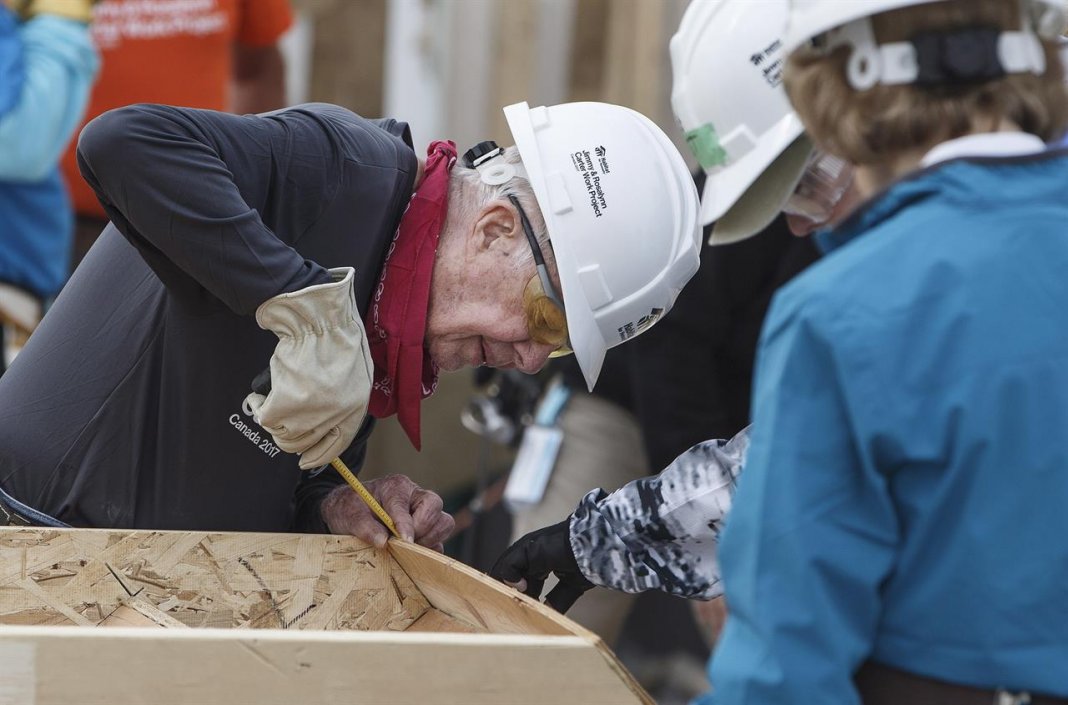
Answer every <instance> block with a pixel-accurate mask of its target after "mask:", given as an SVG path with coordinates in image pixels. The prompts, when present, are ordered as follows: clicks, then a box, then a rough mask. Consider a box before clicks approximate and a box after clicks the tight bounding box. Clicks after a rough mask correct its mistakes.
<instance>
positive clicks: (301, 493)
mask: <svg viewBox="0 0 1068 705" xmlns="http://www.w3.org/2000/svg"><path fill="white" fill-rule="evenodd" d="M375 423H376V421H375V419H374V417H373V416H368V417H367V418H365V419H364V421H363V425H362V426H361V427H360V432H359V433H357V434H356V438H355V439H354V440H353V441H352V443H351V444H350V445H349V447H348V448H346V449H345V451H344V452H343V453H342V454H341V456H340V457H341V460H342V462H344V463H345V465H346V466H348V468H349V470H352V472H353V474H355V475H359V474H360V470H361V469H362V468H363V463H364V461H365V460H366V459H367V441H368V439H370V437H371V432H372V431H373V430H374V428H375ZM344 484H345V479H344V478H343V477H341V475H339V474H338V472H337V470H335V469H334V467H333V466H332V465H324V466H323V467H321V468H319V469H318V470H316V471H313V472H305V473H302V474H301V478H300V484H298V485H297V491H296V493H295V495H294V496H295V498H296V512H295V513H294V515H293V526H292V530H293V531H297V532H300V533H302V534H329V533H330V528H329V527H328V526H327V525H326V521H324V520H323V515H322V513H321V512H320V509H321V508H322V503H323V498H325V497H326V495H328V494H330V492H331V491H332V490H333V489H334V488H335V487H337V486H338V485H344Z"/></svg>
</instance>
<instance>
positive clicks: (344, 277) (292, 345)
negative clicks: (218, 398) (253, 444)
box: [245, 267, 374, 470]
mask: <svg viewBox="0 0 1068 705" xmlns="http://www.w3.org/2000/svg"><path fill="white" fill-rule="evenodd" d="M354 273H355V270H353V269H352V267H341V268H339V269H331V270H330V275H331V277H332V278H333V279H334V281H333V282H332V283H330V284H317V285H315V286H309V287H308V288H306V289H301V290H300V291H294V292H292V293H289V294H279V295H278V296H275V297H272V298H270V299H267V300H266V301H264V302H263V303H262V304H260V307H259V308H258V309H256V322H257V323H259V325H260V328H263V329H264V330H269V331H271V332H273V333H274V334H275V335H277V336H278V346H277V347H275V349H274V354H273V355H272V356H271V391H270V393H269V394H268V395H267V396H263V395H262V394H250V395H248V397H246V398H245V404H246V405H247V406H248V408H249V410H250V411H251V412H252V417H253V418H254V419H255V420H256V423H258V424H259V425H260V426H262V427H263V429H264V430H265V431H267V432H268V433H270V434H271V436H273V437H274V442H275V443H276V444H277V445H278V447H279V448H281V449H282V450H284V451H286V452H287V453H299V454H300V467H301V468H302V469H304V470H308V469H311V468H316V467H319V466H320V465H325V464H326V463H329V462H330V461H331V460H333V459H334V458H335V457H336V456H337V455H338V454H339V453H341V451H343V450H345V449H346V448H348V446H349V444H350V443H352V439H353V438H355V437H356V433H357V432H358V431H359V430H360V424H362V423H363V417H364V415H365V414H366V413H367V402H368V400H369V399H370V396H371V383H372V381H373V380H374V375H373V366H372V364H371V351H370V350H369V349H368V348H367V334H366V333H365V332H364V329H363V322H362V321H361V320H360V316H359V312H358V311H357V310H356V302H355V301H354V300H353V291H352V279H353V275H354Z"/></svg>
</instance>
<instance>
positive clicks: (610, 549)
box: [571, 429, 749, 599]
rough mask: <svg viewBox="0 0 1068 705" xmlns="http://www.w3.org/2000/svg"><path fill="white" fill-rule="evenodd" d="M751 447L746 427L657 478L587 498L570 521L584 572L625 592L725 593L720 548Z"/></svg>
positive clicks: (684, 458) (678, 461)
mask: <svg viewBox="0 0 1068 705" xmlns="http://www.w3.org/2000/svg"><path fill="white" fill-rule="evenodd" d="M748 447H749V429H745V430H744V431H742V432H741V433H739V434H738V435H737V436H735V437H734V438H732V439H731V440H730V441H722V440H717V441H706V442H705V443H699V444H698V445H695V446H694V447H693V448H690V449H689V450H688V451H686V452H685V453H683V454H682V455H680V456H679V457H678V458H676V459H675V461H674V462H673V463H672V464H671V465H669V466H668V467H667V468H666V469H665V470H664V471H663V472H662V473H660V474H659V475H656V476H654V477H647V478H643V479H641V480H635V481H634V482H631V483H630V484H628V485H625V486H623V487H621V488H620V489H619V490H617V491H615V492H613V493H612V494H605V492H604V491H603V490H594V491H593V492H590V493H589V494H587V495H586V496H585V497H584V498H583V499H582V502H580V503H579V506H578V508H577V509H576V510H575V513H574V514H573V515H572V518H571V547H572V549H573V550H574V552H575V558H576V560H577V561H578V564H579V567H580V568H581V570H582V572H583V574H585V576H586V577H587V578H588V579H589V580H590V581H591V582H592V583H594V584H595V585H600V586H602V587H607V588H612V589H615V590H623V591H625V592H642V591H644V590H663V591H664V592H669V593H671V594H674V595H680V596H682V597H696V598H702V599H711V598H713V597H718V596H719V595H721V594H722V593H723V588H722V586H721V584H720V579H719V562H718V561H717V559H716V545H717V544H718V542H719V533H720V531H721V530H722V528H723V525H724V520H725V519H726V516H727V513H728V512H729V511H730V506H731V497H732V495H733V494H734V483H735V479H736V478H737V476H738V473H739V472H740V471H741V467H742V463H743V462H744V461H745V452H746V449H747V448H748Z"/></svg>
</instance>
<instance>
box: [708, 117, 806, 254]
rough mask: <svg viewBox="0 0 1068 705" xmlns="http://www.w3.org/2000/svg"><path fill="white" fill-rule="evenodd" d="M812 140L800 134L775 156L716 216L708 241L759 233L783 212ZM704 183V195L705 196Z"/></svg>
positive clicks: (716, 242) (731, 240) (722, 242)
mask: <svg viewBox="0 0 1068 705" xmlns="http://www.w3.org/2000/svg"><path fill="white" fill-rule="evenodd" d="M812 149H813V147H812V142H811V141H810V140H809V139H808V137H807V136H805V135H801V136H800V137H798V138H797V139H796V140H794V142H793V144H791V145H790V146H789V147H787V148H786V150H785V151H784V152H783V153H782V154H780V155H779V156H778V158H776V159H775V161H774V162H772V163H771V165H770V166H769V167H768V168H767V169H765V170H764V172H763V173H762V174H761V175H760V176H758V177H757V179H756V181H754V182H753V183H752V185H750V187H749V188H748V189H746V191H745V193H743V194H742V195H741V196H740V197H739V198H738V200H737V201H736V202H735V203H734V205H733V206H731V207H730V208H729V209H728V210H727V212H726V213H724V214H723V215H722V216H720V218H719V219H718V220H716V222H715V225H714V227H713V228H712V234H711V236H710V237H709V238H708V244H709V245H729V244H732V243H735V242H739V241H741V240H745V239H747V238H750V237H752V236H753V235H756V234H758V233H759V232H761V231H762V230H764V229H765V228H767V227H768V226H769V225H771V223H772V222H773V221H774V220H775V218H777V217H778V216H779V214H780V213H782V209H783V207H784V206H785V205H786V202H787V201H788V200H789V199H790V196H791V195H793V193H794V191H795V190H796V189H797V184H798V183H799V182H800V181H801V176H802V175H803V174H804V172H805V165H806V164H807V163H808V160H809V157H810V156H811V155H812ZM708 187H709V185H708V184H706V186H705V194H704V197H707V196H708Z"/></svg>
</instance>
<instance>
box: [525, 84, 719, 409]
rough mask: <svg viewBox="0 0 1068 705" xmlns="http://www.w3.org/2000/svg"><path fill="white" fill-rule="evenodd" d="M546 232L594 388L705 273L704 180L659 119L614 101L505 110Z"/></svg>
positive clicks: (573, 334)
mask: <svg viewBox="0 0 1068 705" xmlns="http://www.w3.org/2000/svg"><path fill="white" fill-rule="evenodd" d="M504 114H505V117H506V118H507V120H508V127H509V128H510V130H511V132H512V137H513V138H514V139H515V145H516V147H517V148H518V150H519V155H520V157H521V158H522V160H523V167H524V169H525V170H526V174H527V177H528V178H529V179H530V184H531V186H532V187H533V189H534V195H535V197H536V198H537V200H538V206H539V207H540V208H541V213H542V217H543V218H544V219H545V225H546V227H547V229H548V231H549V239H550V241H551V243H552V247H553V253H554V255H555V257H556V264H557V269H558V271H559V274H560V282H561V286H562V289H563V298H564V307H565V309H566V310H565V314H566V316H567V330H568V337H569V340H570V345H571V348H572V349H573V350H574V351H575V357H576V358H577V360H578V363H579V367H581V368H582V373H583V375H584V376H585V378H586V383H587V384H588V385H589V388H590V389H591V390H592V389H593V385H594V383H595V382H596V380H597V376H598V375H599V374H600V370H601V364H602V363H603V361H604V356H605V352H606V351H607V350H608V348H611V347H614V346H616V345H618V344H620V343H622V342H624V341H626V340H629V339H630V338H633V337H634V336H636V335H638V334H639V333H641V332H643V331H645V330H646V329H648V328H649V327H650V326H652V325H653V324H654V323H656V321H658V320H659V319H660V318H661V317H662V316H663V315H664V314H665V313H667V312H668V310H670V309H671V307H672V305H674V303H675V298H676V297H677V296H678V294H679V292H680V291H681V290H682V287H683V285H685V284H686V282H687V281H689V280H690V278H691V277H692V276H693V275H694V274H695V273H696V272H697V267H698V265H699V263H700V260H699V251H700V244H701V229H700V226H699V225H698V222H697V209H698V201H697V189H696V187H695V186H694V182H693V177H692V176H691V175H690V172H689V170H688V169H687V167H686V162H685V161H684V160H683V158H682V155H681V154H679V152H678V150H676V149H675V146H674V145H673V144H672V143H671V140H669V139H668V137H667V135H665V134H664V133H663V131H662V130H660V128H658V127H657V126H656V125H655V124H654V123H653V122H652V121H651V120H649V119H648V118H646V117H645V116H643V115H641V114H640V113H637V112H635V111H633V110H630V109H629V108H624V107H621V106H618V105H609V104H607V103H566V104H563V105H555V106H551V107H537V108H530V107H529V106H528V105H527V104H526V103H517V104H515V105H510V106H508V107H506V108H505V109H504Z"/></svg>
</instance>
